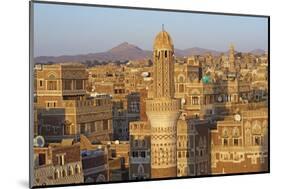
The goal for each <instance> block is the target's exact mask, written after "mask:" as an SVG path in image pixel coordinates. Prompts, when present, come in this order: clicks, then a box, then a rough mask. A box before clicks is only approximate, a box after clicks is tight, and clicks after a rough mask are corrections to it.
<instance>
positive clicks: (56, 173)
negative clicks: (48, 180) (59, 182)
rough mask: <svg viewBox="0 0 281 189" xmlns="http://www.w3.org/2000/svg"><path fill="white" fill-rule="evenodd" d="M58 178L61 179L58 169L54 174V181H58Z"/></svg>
mask: <svg viewBox="0 0 281 189" xmlns="http://www.w3.org/2000/svg"><path fill="white" fill-rule="evenodd" d="M58 178H60V172H59V170H58V169H56V170H55V172H54V179H58Z"/></svg>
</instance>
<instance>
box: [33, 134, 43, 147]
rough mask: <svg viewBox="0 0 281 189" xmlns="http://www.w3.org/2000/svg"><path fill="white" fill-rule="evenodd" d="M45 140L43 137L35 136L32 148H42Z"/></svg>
mask: <svg viewBox="0 0 281 189" xmlns="http://www.w3.org/2000/svg"><path fill="white" fill-rule="evenodd" d="M44 145H45V139H44V137H43V136H40V135H39V136H37V137H35V138H34V139H33V146H35V147H44Z"/></svg>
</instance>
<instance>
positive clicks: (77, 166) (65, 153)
mask: <svg viewBox="0 0 281 189" xmlns="http://www.w3.org/2000/svg"><path fill="white" fill-rule="evenodd" d="M33 151H34V164H33V165H34V177H33V178H34V180H33V185H34V186H46V185H60V184H69V183H77V184H79V183H83V181H84V176H83V171H82V162H81V156H80V145H79V143H74V141H73V140H72V139H65V140H62V142H61V143H51V144H49V145H48V146H47V147H34V149H33Z"/></svg>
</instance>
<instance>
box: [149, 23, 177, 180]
mask: <svg viewBox="0 0 281 189" xmlns="http://www.w3.org/2000/svg"><path fill="white" fill-rule="evenodd" d="M152 90H153V91H152V98H150V99H147V100H146V108H147V109H146V114H147V116H148V119H149V121H150V124H151V177H152V178H167V177H176V176H177V154H176V153H177V151H176V147H177V146H176V142H177V138H176V130H177V129H176V122H177V119H178V117H179V107H180V100H179V99H175V98H174V93H175V92H174V90H175V89H174V46H173V42H172V39H171V37H170V35H169V34H168V33H167V32H166V31H165V30H164V26H162V31H161V32H160V33H158V35H157V36H156V38H155V40H154V46H153V89H152Z"/></svg>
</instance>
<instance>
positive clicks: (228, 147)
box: [211, 108, 268, 174]
mask: <svg viewBox="0 0 281 189" xmlns="http://www.w3.org/2000/svg"><path fill="white" fill-rule="evenodd" d="M211 135H212V137H211V156H212V158H211V160H212V163H211V165H212V167H211V168H212V174H227V173H243V172H261V171H267V170H268V109H267V108H259V109H256V110H245V111H242V112H241V113H237V114H235V115H234V116H227V117H225V119H224V120H222V121H218V123H217V127H216V128H215V129H213V130H212V131H211Z"/></svg>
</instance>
